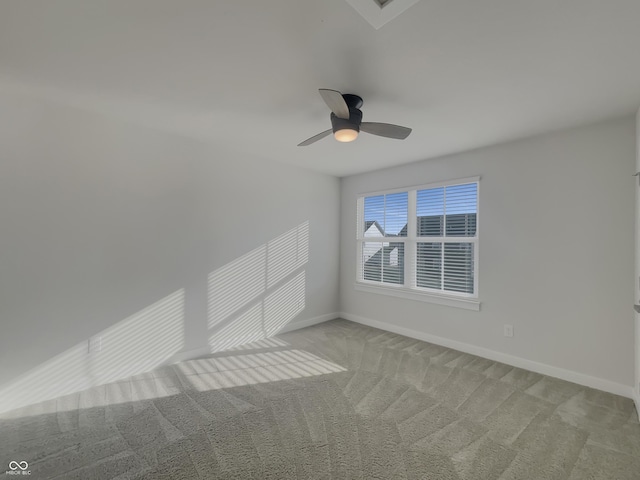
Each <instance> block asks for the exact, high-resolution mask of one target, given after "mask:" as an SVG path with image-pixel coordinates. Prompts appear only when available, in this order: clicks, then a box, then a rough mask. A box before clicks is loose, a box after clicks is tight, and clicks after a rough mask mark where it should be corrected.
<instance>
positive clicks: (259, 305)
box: [208, 221, 309, 352]
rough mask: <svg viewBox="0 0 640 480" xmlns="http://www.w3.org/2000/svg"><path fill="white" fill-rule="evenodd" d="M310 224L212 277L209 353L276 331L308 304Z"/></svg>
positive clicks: (236, 345)
mask: <svg viewBox="0 0 640 480" xmlns="http://www.w3.org/2000/svg"><path fill="white" fill-rule="evenodd" d="M308 261H309V222H308V221H306V222H303V223H301V224H300V225H298V226H296V227H295V228H292V229H291V230H288V231H286V232H285V233H283V234H282V235H279V236H278V237H276V238H274V239H273V240H271V241H269V242H267V243H266V244H265V245H261V246H260V247H258V248H256V249H254V250H252V251H251V252H249V253H247V254H246V255H243V256H242V257H240V258H238V259H236V260H234V261H232V262H230V263H228V264H227V265H225V266H223V267H221V268H219V269H217V270H215V271H214V272H212V273H211V274H210V275H209V284H208V325H209V331H210V337H209V346H210V351H211V352H219V351H222V350H227V349H230V348H237V347H239V346H241V345H243V344H247V343H252V342H256V341H258V340H264V339H266V338H268V337H271V336H273V335H275V334H276V333H277V332H278V331H279V330H281V329H282V328H283V327H284V326H285V325H286V324H287V323H289V322H290V321H291V320H293V319H294V318H295V317H296V316H297V315H298V314H300V312H302V311H303V310H304V308H305V271H304V267H305V265H306V264H307V262H308Z"/></svg>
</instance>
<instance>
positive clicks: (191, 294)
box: [0, 93, 340, 410]
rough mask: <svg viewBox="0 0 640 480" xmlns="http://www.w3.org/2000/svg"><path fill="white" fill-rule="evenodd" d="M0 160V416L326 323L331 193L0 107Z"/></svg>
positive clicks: (74, 119)
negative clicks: (300, 325)
mask: <svg viewBox="0 0 640 480" xmlns="http://www.w3.org/2000/svg"><path fill="white" fill-rule="evenodd" d="M0 159H1V161H0V225H1V226H2V235H1V236H0V324H1V327H2V330H1V333H0V398H2V397H3V395H4V398H5V400H6V401H5V404H4V405H0V410H1V409H3V407H4V409H6V408H9V407H12V406H16V404H19V403H27V401H28V403H32V402H35V401H38V400H42V399H43V398H44V397H43V396H49V397H51V396H55V395H59V394H62V393H67V392H68V391H73V390H77V389H79V388H85V387H87V386H91V385H92V384H95V383H102V382H104V381H110V380H113V379H117V378H119V377H123V376H127V375H129V374H135V373H139V372H140V371H143V370H148V369H149V368H152V367H154V366H157V364H159V363H161V362H163V361H167V360H168V359H170V358H171V357H172V356H173V355H175V354H176V353H178V352H181V351H183V352H184V351H187V352H192V351H197V352H202V351H205V350H206V349H208V348H209V347H212V346H215V348H221V347H223V346H225V345H226V346H229V345H230V344H229V343H228V342H226V341H225V338H227V339H228V338H231V337H233V336H234V335H236V336H240V337H242V338H243V339H245V340H247V339H257V338H260V337H261V336H264V335H265V334H271V333H273V331H274V330H277V329H279V328H281V327H283V326H284V324H285V323H288V322H291V321H304V320H307V319H313V318H316V317H318V316H323V315H329V314H331V313H332V312H336V311H337V310H338V261H339V258H338V249H339V235H338V228H339V195H340V191H339V180H338V179H337V178H334V177H330V176H326V175H321V174H316V173H311V172H308V171H305V170H302V169H297V168H294V167H291V166H286V165H284V164H278V163H274V162H271V161H263V160H262V159H259V158H243V157H240V156H238V155H234V154H230V153H228V152H224V151H219V150H217V149H216V148H214V147H213V146H209V145H206V144H203V143H199V142H196V141H194V140H191V139H186V138H181V137H177V136H171V135H168V134H166V133H163V132H158V131H153V130H148V129H143V128H139V127H135V126H132V125H128V124H125V123H123V122H121V121H115V120H110V119H108V118H106V117H104V116H100V115H98V114H93V113H88V112H82V111H79V110H75V109H72V108H66V107H62V106H59V105H56V104H53V103H49V102H46V101H42V100H36V99H33V98H28V97H24V96H20V95H15V94H11V95H10V94H9V93H6V94H1V95H0ZM227 277H228V278H233V279H235V280H234V281H235V284H234V288H233V290H232V291H227V292H222V293H223V294H224V295H221V293H220V292H221V289H222V288H224V285H220V283H219V281H220V279H221V278H227ZM241 278H244V279H245V280H246V281H243V282H239V280H238V279H241ZM216 282H217V283H216ZM222 297H224V298H226V299H227V300H221V298H222ZM229 299H231V300H229ZM221 301H223V303H224V302H226V303H224V304H221V303H220V302H221ZM234 329H235V330H234ZM222 336H226V337H224V338H222ZM92 337H93V338H94V339H96V340H94V341H95V342H97V343H94V344H93V347H92V353H89V346H88V344H89V341H88V339H90V338H92ZM16 382H17V383H16ZM36 390H37V391H36ZM43 390H47V391H46V392H45V391H43ZM9 394H11V398H9V396H8V395H9ZM0 403H1V402H0Z"/></svg>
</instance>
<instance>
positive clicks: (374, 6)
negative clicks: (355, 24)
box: [347, 0, 420, 30]
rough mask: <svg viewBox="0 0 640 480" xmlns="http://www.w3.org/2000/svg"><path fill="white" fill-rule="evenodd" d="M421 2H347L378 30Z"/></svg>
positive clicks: (380, 0)
mask: <svg viewBox="0 0 640 480" xmlns="http://www.w3.org/2000/svg"><path fill="white" fill-rule="evenodd" d="M419 1H420V0H347V3H348V4H349V5H351V6H352V7H353V8H355V10H356V11H357V12H358V13H359V14H360V15H362V16H363V17H364V19H365V20H366V21H367V22H369V23H370V24H371V26H372V27H373V28H375V29H376V30H377V29H379V28H380V27H381V26H383V25H384V24H385V23H387V22H388V21H390V20H393V19H394V18H396V17H397V16H398V15H400V14H401V13H403V12H404V11H405V10H407V9H408V8H409V7H411V6H412V5H415V4H416V3H418V2H419Z"/></svg>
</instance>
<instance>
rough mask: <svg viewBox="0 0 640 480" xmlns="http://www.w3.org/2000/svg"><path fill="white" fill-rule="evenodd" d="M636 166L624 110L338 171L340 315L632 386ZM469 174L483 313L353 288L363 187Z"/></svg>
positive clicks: (372, 188) (631, 126) (631, 129)
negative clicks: (533, 133) (466, 148)
mask: <svg viewBox="0 0 640 480" xmlns="http://www.w3.org/2000/svg"><path fill="white" fill-rule="evenodd" d="M416 134H419V132H414V135H416ZM634 172H635V125H634V118H631V117H628V118H623V119H617V120H612V121H608V122H605V123H600V124H596V125H591V126H586V127H582V128H577V129H572V130H566V131H560V132H557V133H553V134H548V135H544V136H539V137H535V138H530V139H525V140H521V141H516V142H512V143H508V144H504V145H499V146H493V147H489V148H484V149H480V150H476V151H472V152H468V153H463V154H458V155H451V156H447V157H442V158H437V159H433V160H428V161H422V162H418V163H414V164H409V165H405V166H400V167H394V168H390V169H385V170H380V171H376V172H371V173H367V174H362V175H356V176H351V177H346V178H343V179H342V184H341V188H342V196H341V202H342V219H341V243H340V246H341V267H340V269H341V270H340V283H341V286H340V299H341V310H342V312H345V313H347V314H351V315H354V316H359V317H363V318H364V319H369V320H374V321H378V322H382V324H384V325H386V326H389V327H401V328H406V329H411V330H413V331H415V332H421V333H425V334H429V335H434V336H437V337H441V338H444V339H449V340H453V341H456V342H462V343H465V344H468V345H473V346H477V347H481V348H484V349H487V350H490V351H493V352H498V353H500V354H506V355H511V356H514V357H518V358H522V359H526V360H529V361H533V362H539V363H542V364H546V365H550V366H552V367H557V368H561V369H566V370H569V371H572V372H577V373H580V374H584V375H588V376H591V377H595V378H598V379H604V380H608V381H610V382H615V383H617V384H621V385H624V386H626V387H624V388H625V389H628V390H626V391H628V392H630V391H631V390H630V389H629V388H628V387H629V386H631V385H632V384H633V375H634V374H633V363H634V362H633V315H632V311H631V304H632V302H633V284H634V283H633V265H634V262H633V249H634V246H633V230H634V184H635V182H637V179H634V178H633V177H632V176H631V175H632V174H633V173H634ZM476 175H480V176H481V177H482V178H481V180H480V198H479V255H480V256H479V295H480V300H481V302H482V306H481V311H480V312H474V311H469V310H463V309H459V308H454V307H448V306H441V305H434V304H429V303H424V302H419V301H413V300H405V299H401V298H395V297H390V296H383V295H376V294H371V293H365V292H360V291H356V290H355V289H354V283H355V278H356V272H355V268H356V258H355V256H356V242H355V222H356V197H357V195H358V194H359V193H366V192H369V191H378V190H384V189H392V188H399V187H403V186H411V185H420V184H423V183H429V182H436V181H442V180H448V179H456V178H463V177H470V176H476ZM504 324H512V325H513V326H514V335H515V336H514V337H513V338H505V337H504V336H503V325H504Z"/></svg>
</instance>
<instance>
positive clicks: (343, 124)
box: [331, 107, 362, 133]
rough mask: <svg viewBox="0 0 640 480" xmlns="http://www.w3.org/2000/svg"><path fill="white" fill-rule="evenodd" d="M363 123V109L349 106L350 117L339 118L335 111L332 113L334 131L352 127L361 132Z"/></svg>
mask: <svg viewBox="0 0 640 480" xmlns="http://www.w3.org/2000/svg"><path fill="white" fill-rule="evenodd" d="M361 123H362V110H359V109H357V108H351V107H349V118H339V117H336V115H335V113H333V112H332V113H331V126H332V127H333V133H336V132H337V131H338V130H344V129H351V130H355V131H356V132H359V131H360V124H361Z"/></svg>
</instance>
